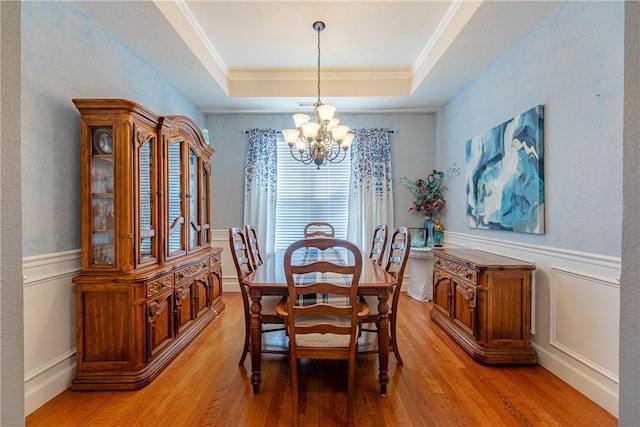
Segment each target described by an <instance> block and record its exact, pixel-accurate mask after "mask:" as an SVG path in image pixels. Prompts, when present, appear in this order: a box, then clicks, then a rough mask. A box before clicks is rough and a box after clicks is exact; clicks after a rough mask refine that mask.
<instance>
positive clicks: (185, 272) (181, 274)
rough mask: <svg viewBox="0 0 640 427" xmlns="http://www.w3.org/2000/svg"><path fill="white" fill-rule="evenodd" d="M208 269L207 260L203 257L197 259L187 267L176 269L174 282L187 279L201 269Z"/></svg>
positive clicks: (201, 270)
mask: <svg viewBox="0 0 640 427" xmlns="http://www.w3.org/2000/svg"><path fill="white" fill-rule="evenodd" d="M207 270H209V260H208V259H205V260H202V261H198V262H196V263H195V264H193V265H190V266H188V267H184V268H181V269H179V270H177V271H176V283H180V282H182V281H184V280H185V279H189V278H191V277H192V276H194V275H196V274H198V273H201V272H203V271H207Z"/></svg>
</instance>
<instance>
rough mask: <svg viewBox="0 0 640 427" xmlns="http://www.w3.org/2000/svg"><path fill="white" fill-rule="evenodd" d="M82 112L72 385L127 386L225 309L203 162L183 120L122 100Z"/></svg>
mask: <svg viewBox="0 0 640 427" xmlns="http://www.w3.org/2000/svg"><path fill="white" fill-rule="evenodd" d="M73 102H74V104H75V106H76V108H77V109H78V110H79V112H80V150H81V155H80V158H81V168H80V173H81V193H80V198H81V203H80V204H81V251H82V271H81V273H80V274H79V275H78V276H76V277H75V278H74V279H73V281H74V283H75V285H76V334H77V335H76V342H77V356H76V359H77V368H76V375H75V377H74V379H73V382H72V385H71V387H72V388H73V389H77V390H133V389H138V388H141V387H144V386H145V385H147V384H148V383H149V382H151V381H152V380H153V378H155V377H156V376H157V375H158V374H159V373H160V372H161V371H162V369H163V368H164V367H166V366H167V365H168V364H169V363H170V362H171V360H172V359H173V358H174V357H175V356H176V355H177V354H179V353H180V351H181V350H182V349H184V348H185V347H186V346H187V345H188V344H189V342H191V340H192V339H193V338H194V337H195V336H196V335H197V334H198V333H199V332H200V331H201V330H202V329H203V328H204V327H205V326H206V325H207V324H208V323H209V322H210V321H211V320H212V319H213V318H214V317H216V316H217V314H218V313H219V312H220V311H221V310H223V309H224V304H223V302H222V299H221V294H222V288H221V286H222V280H221V263H220V256H221V252H222V249H221V248H214V247H211V242H210V231H209V230H210V226H209V217H210V211H211V200H210V191H209V177H210V172H211V171H210V158H211V155H212V154H213V152H214V150H213V149H212V148H211V147H209V146H208V145H207V144H206V143H205V142H204V139H203V137H202V134H201V132H200V130H199V129H198V127H197V126H196V125H195V123H193V121H192V120H190V119H189V118H187V117H182V116H176V117H161V116H158V115H156V114H155V113H153V112H151V111H149V110H148V109H146V108H144V107H143V106H141V105H139V104H137V103H135V102H131V101H127V100H121V99H74V100H73Z"/></svg>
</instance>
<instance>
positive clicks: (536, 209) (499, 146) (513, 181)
mask: <svg viewBox="0 0 640 427" xmlns="http://www.w3.org/2000/svg"><path fill="white" fill-rule="evenodd" d="M543 111H544V109H543V106H542V105H538V106H536V107H534V108H532V109H530V110H529V111H526V112H524V113H522V114H520V115H518V116H516V117H514V118H512V119H509V120H507V121H506V122H504V123H502V124H501V125H499V126H496V127H494V128H493V129H491V130H489V131H486V132H484V133H482V134H481V135H478V136H476V137H475V138H472V139H470V140H469V141H467V143H466V164H467V183H466V186H467V219H468V225H469V227H470V228H483V229H491V230H508V231H519V232H523V233H535V234H543V233H544V114H543Z"/></svg>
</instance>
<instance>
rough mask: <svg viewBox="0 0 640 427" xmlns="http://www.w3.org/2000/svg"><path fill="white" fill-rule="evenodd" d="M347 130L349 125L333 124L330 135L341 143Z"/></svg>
mask: <svg viewBox="0 0 640 427" xmlns="http://www.w3.org/2000/svg"><path fill="white" fill-rule="evenodd" d="M347 132H349V126H345V125H338V126H334V127H333V128H332V129H331V135H332V136H333V139H335V140H336V141H337V142H338V143H341V142H342V140H343V139H344V138H345V136H347Z"/></svg>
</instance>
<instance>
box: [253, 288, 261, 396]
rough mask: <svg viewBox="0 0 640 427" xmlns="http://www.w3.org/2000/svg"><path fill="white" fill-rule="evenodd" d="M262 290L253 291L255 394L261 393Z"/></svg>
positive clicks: (254, 289)
mask: <svg viewBox="0 0 640 427" xmlns="http://www.w3.org/2000/svg"><path fill="white" fill-rule="evenodd" d="M261 299H262V295H261V294H260V290H259V289H256V288H253V289H251V385H252V386H253V394H258V393H259V392H260V381H261V375H260V362H261V361H262V354H261V352H262V320H261V316H260V312H261V311H262V304H261V302H260V300H261Z"/></svg>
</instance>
